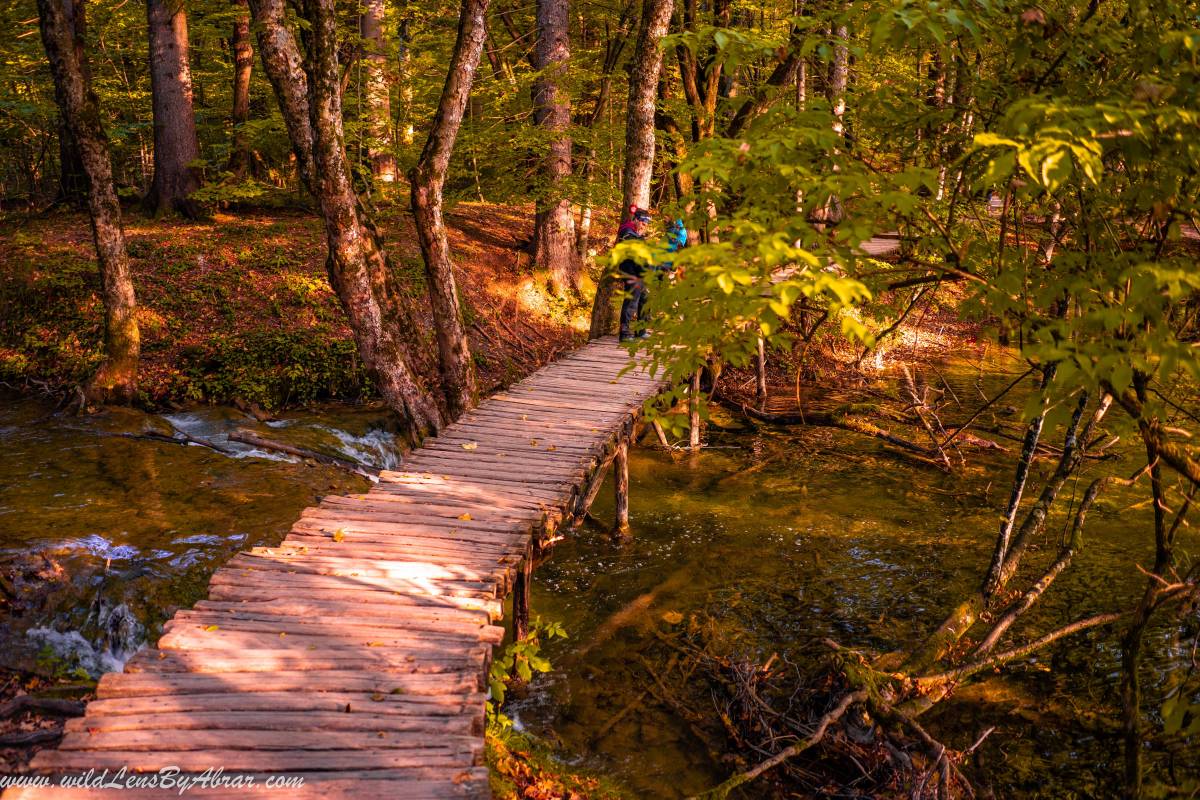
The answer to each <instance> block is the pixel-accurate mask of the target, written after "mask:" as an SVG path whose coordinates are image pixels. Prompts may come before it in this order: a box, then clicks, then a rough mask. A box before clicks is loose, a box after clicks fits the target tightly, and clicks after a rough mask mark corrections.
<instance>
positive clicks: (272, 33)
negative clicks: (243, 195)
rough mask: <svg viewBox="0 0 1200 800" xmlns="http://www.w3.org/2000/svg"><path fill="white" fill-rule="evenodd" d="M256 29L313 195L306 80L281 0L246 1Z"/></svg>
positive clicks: (299, 169) (298, 168)
mask: <svg viewBox="0 0 1200 800" xmlns="http://www.w3.org/2000/svg"><path fill="white" fill-rule="evenodd" d="M249 2H250V10H251V13H252V14H253V15H254V22H255V26H256V28H257V31H258V49H259V51H260V52H261V54H262V62H263V71H264V72H265V73H266V75H267V79H268V80H269V81H270V82H271V88H272V89H274V90H275V99H276V100H277V101H278V103H279V111H280V114H281V115H282V116H283V124H284V127H286V128H287V132H288V140H289V141H291V143H292V154H293V155H295V157H296V172H297V173H298V174H299V176H300V183H301V184H303V186H304V188H305V189H308V190H309V191H310V192H311V193H312V195H313V197H316V196H317V189H316V186H315V185H314V184H313V132H312V122H311V121H310V120H309V117H308V79H307V77H306V76H305V74H304V63H303V62H304V60H303V58H302V57H301V55H300V50H299V48H297V47H296V39H295V38H294V37H293V36H292V32H291V31H290V30H289V29H288V27H287V24H286V23H285V21H284V20H285V19H286V18H287V16H286V13H285V11H284V6H283V2H284V0H249Z"/></svg>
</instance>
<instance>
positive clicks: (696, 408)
mask: <svg viewBox="0 0 1200 800" xmlns="http://www.w3.org/2000/svg"><path fill="white" fill-rule="evenodd" d="M688 423H689V424H688V427H689V429H690V430H689V434H688V444H689V446H690V447H691V448H692V449H693V450H699V449H700V369H697V370H696V371H695V372H694V373H693V374H692V390H691V393H690V394H689V395H688Z"/></svg>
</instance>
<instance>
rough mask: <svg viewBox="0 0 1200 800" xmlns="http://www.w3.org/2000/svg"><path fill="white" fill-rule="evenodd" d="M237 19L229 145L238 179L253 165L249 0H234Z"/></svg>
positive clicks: (247, 172)
mask: <svg viewBox="0 0 1200 800" xmlns="http://www.w3.org/2000/svg"><path fill="white" fill-rule="evenodd" d="M235 3H236V5H237V7H238V14H237V18H236V19H235V20H234V22H233V39H232V41H231V49H232V50H233V110H232V111H231V112H230V115H229V118H230V121H231V122H233V139H232V141H231V143H230V148H229V167H228V168H229V171H230V172H232V173H233V174H234V175H236V176H237V177H239V178H244V177H246V176H247V175H248V174H249V173H250V171H251V167H252V163H251V161H252V159H253V155H252V154H251V152H250V142H249V140H248V139H247V138H246V133H245V131H244V130H243V129H242V127H241V126H242V125H244V124H246V122H248V121H249V119H250V73H251V71H252V70H253V69H254V45H253V44H251V43H250V5H249V3H248V0H235Z"/></svg>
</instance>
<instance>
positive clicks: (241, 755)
mask: <svg viewBox="0 0 1200 800" xmlns="http://www.w3.org/2000/svg"><path fill="white" fill-rule="evenodd" d="M229 744H233V742H229ZM482 748H483V742H482V740H480V741H479V743H478V748H477V750H465V749H460V748H449V747H434V746H429V747H426V748H424V749H416V748H409V749H371V750H361V749H355V750H328V751H320V750H277V751H271V750H248V749H237V750H230V749H223V750H195V751H179V750H111V749H108V750H62V749H60V750H43V751H41V752H40V753H38V755H37V757H36V758H34V760H33V764H32V765H31V766H32V768H33V769H34V770H37V771H46V770H56V769H57V770H72V771H82V770H88V769H93V768H94V769H97V770H101V769H120V768H121V767H130V768H132V771H135V772H156V771H158V770H160V769H164V768H167V767H176V768H178V769H180V770H184V771H188V772H202V771H204V770H206V769H214V768H224V769H225V771H226V772H234V771H237V772H250V771H253V772H290V771H296V770H343V769H349V770H367V769H403V768H410V769H411V768H419V767H436V766H447V767H466V766H474V765H475V764H476V762H478V761H479V760H480V759H481V758H482Z"/></svg>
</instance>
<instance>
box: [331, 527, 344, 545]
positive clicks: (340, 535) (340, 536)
mask: <svg viewBox="0 0 1200 800" xmlns="http://www.w3.org/2000/svg"><path fill="white" fill-rule="evenodd" d="M333 540H334V541H335V542H344V541H346V529H345V528H338V529H337V530H336V531H334V532H333Z"/></svg>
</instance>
